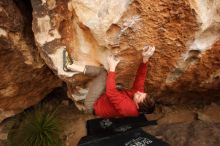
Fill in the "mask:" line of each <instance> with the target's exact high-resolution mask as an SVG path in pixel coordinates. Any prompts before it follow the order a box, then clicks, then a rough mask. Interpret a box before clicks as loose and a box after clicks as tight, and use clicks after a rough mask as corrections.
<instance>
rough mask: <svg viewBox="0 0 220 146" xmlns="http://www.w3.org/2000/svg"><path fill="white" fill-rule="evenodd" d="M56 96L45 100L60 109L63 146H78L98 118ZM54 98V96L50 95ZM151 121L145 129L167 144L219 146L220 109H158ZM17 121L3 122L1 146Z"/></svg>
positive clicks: (56, 94) (213, 107)
mask: <svg viewBox="0 0 220 146" xmlns="http://www.w3.org/2000/svg"><path fill="white" fill-rule="evenodd" d="M60 91H62V90H59V91H56V92H54V93H53V94H52V95H53V96H54V97H53V98H51V97H49V98H46V100H45V101H46V102H47V103H49V104H50V105H51V106H53V107H55V106H57V107H58V112H59V113H58V115H59V116H60V118H61V120H62V125H63V133H62V137H63V139H64V143H63V145H64V146H76V145H77V143H78V142H79V140H80V138H81V137H83V136H85V135H86V127H85V122H86V121H87V120H88V119H92V118H95V116H93V115H88V114H87V115H86V114H83V113H81V112H80V111H78V110H77V108H76V107H75V105H74V103H73V102H72V101H71V100H69V99H68V98H67V97H66V98H63V96H64V95H63V93H60ZM50 96H51V95H50ZM146 117H147V118H148V119H149V120H155V119H156V120H158V125H156V126H147V127H144V128H143V129H144V130H145V131H146V132H148V133H150V134H152V135H154V136H156V137H157V138H160V139H162V140H164V141H166V142H168V143H169V144H170V145H171V146H219V144H220V138H219V137H220V105H219V104H214V103H212V104H211V105H204V106H201V105H200V106H198V105H187V106H186V105H184V106H183V105H182V106H180V105H179V106H171V105H169V106H165V105H158V106H157V109H156V111H155V113H153V114H150V115H146ZM14 118H16V117H13V118H10V119H7V120H5V121H4V122H2V124H1V126H0V146H6V139H7V133H8V131H9V129H10V128H11V127H12V126H13V124H14V120H13V119H14Z"/></svg>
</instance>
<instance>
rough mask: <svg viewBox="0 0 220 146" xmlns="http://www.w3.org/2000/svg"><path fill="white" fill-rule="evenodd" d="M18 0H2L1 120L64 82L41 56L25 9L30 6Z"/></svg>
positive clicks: (0, 9) (0, 19) (32, 103)
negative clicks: (54, 73)
mask: <svg viewBox="0 0 220 146" xmlns="http://www.w3.org/2000/svg"><path fill="white" fill-rule="evenodd" d="M15 2H17V1H12V0H3V1H1V2H0V70H1V74H0V79H1V82H0V121H2V120H3V119H5V118H7V117H10V116H13V115H14V114H16V113H18V112H21V111H23V110H24V109H25V108H27V107H30V106H32V105H34V104H36V103H38V102H39V101H40V100H41V99H43V98H44V96H45V95H46V94H48V93H49V92H50V91H51V90H52V89H53V88H55V87H57V86H60V85H61V81H60V80H59V79H58V78H57V77H56V76H54V75H53V73H52V72H51V71H50V70H49V69H48V68H47V66H46V65H45V64H44V62H43V61H42V59H41V58H40V57H39V53H38V51H37V48H36V47H35V43H34V37H33V33H32V31H31V22H30V21H29V20H30V18H29V16H28V15H24V13H23V12H24V11H22V8H24V9H23V10H27V9H28V7H25V5H23V7H20V6H22V5H20V4H22V3H20V4H19V3H17V4H15ZM23 4H24V3H23ZM25 8H26V9H25ZM30 16H31V15H30Z"/></svg>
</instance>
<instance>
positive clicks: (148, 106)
mask: <svg viewBox="0 0 220 146" xmlns="http://www.w3.org/2000/svg"><path fill="white" fill-rule="evenodd" d="M138 106H139V112H140V113H143V114H151V113H153V111H154V109H155V101H154V99H153V98H152V97H150V96H147V97H146V98H145V99H144V101H143V102H140V103H139V104H138Z"/></svg>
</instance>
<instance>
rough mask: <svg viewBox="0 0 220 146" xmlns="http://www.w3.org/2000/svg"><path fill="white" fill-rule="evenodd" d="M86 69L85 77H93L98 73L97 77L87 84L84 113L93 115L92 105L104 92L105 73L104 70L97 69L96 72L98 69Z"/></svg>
mask: <svg viewBox="0 0 220 146" xmlns="http://www.w3.org/2000/svg"><path fill="white" fill-rule="evenodd" d="M86 69H88V70H86V72H85V74H87V75H95V74H96V73H99V75H98V76H97V77H95V78H94V79H93V80H92V81H91V82H90V83H89V88H88V89H89V91H88V94H87V96H86V99H85V106H86V109H87V110H86V112H87V113H93V105H94V103H95V102H96V100H97V99H98V98H99V97H100V96H101V94H102V93H103V92H104V90H105V82H106V76H107V71H106V70H105V69H104V68H99V72H98V69H95V68H93V67H92V68H91V66H90V67H86Z"/></svg>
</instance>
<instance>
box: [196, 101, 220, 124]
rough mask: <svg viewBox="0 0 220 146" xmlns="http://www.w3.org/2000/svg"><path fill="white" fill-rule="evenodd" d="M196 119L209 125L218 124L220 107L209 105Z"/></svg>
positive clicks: (219, 121)
mask: <svg viewBox="0 0 220 146" xmlns="http://www.w3.org/2000/svg"><path fill="white" fill-rule="evenodd" d="M198 119H200V120H202V121H206V122H211V123H218V124H219V123H220V106H219V105H217V104H211V105H210V106H207V107H206V108H205V109H204V111H203V112H200V113H199V114H198Z"/></svg>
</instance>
